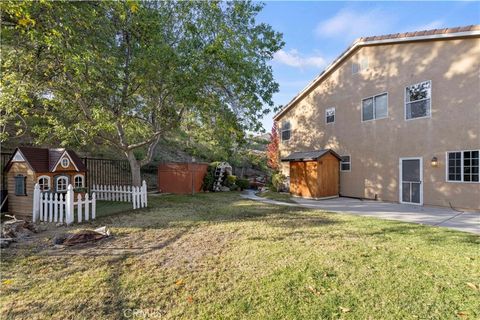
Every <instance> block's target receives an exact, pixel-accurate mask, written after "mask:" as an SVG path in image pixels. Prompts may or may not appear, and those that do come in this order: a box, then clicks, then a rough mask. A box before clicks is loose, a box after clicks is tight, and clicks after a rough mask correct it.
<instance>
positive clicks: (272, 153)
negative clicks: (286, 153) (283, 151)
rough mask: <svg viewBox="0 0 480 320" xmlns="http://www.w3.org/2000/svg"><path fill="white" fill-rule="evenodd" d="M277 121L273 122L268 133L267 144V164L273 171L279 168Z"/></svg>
mask: <svg viewBox="0 0 480 320" xmlns="http://www.w3.org/2000/svg"><path fill="white" fill-rule="evenodd" d="M278 146H279V137H278V128H277V123H276V122H273V126H272V132H271V133H270V143H269V144H268V146H267V158H268V160H267V164H268V167H269V168H271V169H272V170H274V171H278V170H279V169H280V151H279V148H278Z"/></svg>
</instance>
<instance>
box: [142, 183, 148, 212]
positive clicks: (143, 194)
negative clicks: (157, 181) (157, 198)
mask: <svg viewBox="0 0 480 320" xmlns="http://www.w3.org/2000/svg"><path fill="white" fill-rule="evenodd" d="M142 197H143V207H144V208H146V207H147V182H146V181H145V180H143V183H142Z"/></svg>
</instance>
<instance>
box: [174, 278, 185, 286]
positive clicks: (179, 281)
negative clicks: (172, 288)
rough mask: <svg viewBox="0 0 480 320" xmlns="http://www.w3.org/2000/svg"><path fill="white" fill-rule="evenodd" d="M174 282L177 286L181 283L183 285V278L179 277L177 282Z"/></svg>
mask: <svg viewBox="0 0 480 320" xmlns="http://www.w3.org/2000/svg"><path fill="white" fill-rule="evenodd" d="M175 284H176V285H177V286H183V285H184V281H183V279H180V280H177V282H175Z"/></svg>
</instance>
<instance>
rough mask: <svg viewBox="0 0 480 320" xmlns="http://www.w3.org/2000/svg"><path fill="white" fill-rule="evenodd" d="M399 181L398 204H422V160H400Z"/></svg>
mask: <svg viewBox="0 0 480 320" xmlns="http://www.w3.org/2000/svg"><path fill="white" fill-rule="evenodd" d="M400 179H401V183H400V202H402V203H411V204H422V203H423V194H422V193H423V187H422V158H401V159H400Z"/></svg>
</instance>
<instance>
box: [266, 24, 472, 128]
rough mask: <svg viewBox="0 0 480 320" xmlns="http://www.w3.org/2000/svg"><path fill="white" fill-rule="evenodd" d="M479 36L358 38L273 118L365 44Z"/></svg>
mask: <svg viewBox="0 0 480 320" xmlns="http://www.w3.org/2000/svg"><path fill="white" fill-rule="evenodd" d="M478 36H480V30H473V31H464V32H456V33H443V34H431V35H421V36H413V37H408V36H406V37H402V38H389V39H379V40H364V39H363V38H360V39H358V40H356V41H354V42H353V44H352V45H351V46H350V47H349V48H348V49H346V50H345V51H344V52H343V53H342V54H341V55H340V56H338V57H337V58H336V59H335V60H334V61H333V62H332V63H331V64H330V65H329V66H328V67H327V68H326V69H325V70H324V71H322V72H321V73H320V75H318V76H317V77H316V78H315V79H313V81H311V82H310V83H309V84H308V85H307V86H306V87H305V88H303V89H302V91H300V92H299V93H298V94H297V95H296V96H295V97H294V98H293V99H292V100H290V102H289V103H288V104H287V105H286V106H285V107H283V108H282V109H281V110H280V111H278V112H277V113H276V114H275V115H274V116H273V120H274V121H278V120H279V119H280V118H281V117H282V116H283V115H284V114H285V112H287V111H288V110H290V109H291V108H292V107H294V106H295V104H296V103H297V102H298V101H299V100H300V99H301V98H303V97H304V96H305V95H306V94H307V93H309V92H310V90H311V89H313V88H314V87H315V86H316V85H317V84H319V83H320V82H321V81H322V80H323V79H324V78H325V77H327V76H328V75H329V74H330V72H332V71H333V69H335V68H336V67H337V66H338V65H339V64H340V63H341V62H343V61H344V60H345V59H346V58H347V57H349V56H350V55H351V54H352V53H353V52H355V51H356V50H357V49H359V48H361V47H365V46H371V45H382V44H393V43H404V42H415V41H431V40H443V39H452V38H466V37H478Z"/></svg>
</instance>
